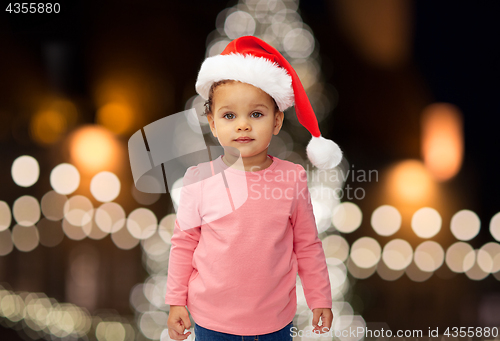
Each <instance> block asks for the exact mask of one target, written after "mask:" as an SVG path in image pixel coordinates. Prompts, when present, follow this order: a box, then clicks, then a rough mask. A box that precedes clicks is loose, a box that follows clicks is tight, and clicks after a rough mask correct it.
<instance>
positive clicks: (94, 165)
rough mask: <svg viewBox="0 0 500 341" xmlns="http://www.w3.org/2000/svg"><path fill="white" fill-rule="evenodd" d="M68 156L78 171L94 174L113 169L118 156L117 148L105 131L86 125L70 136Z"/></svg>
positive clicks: (111, 137) (108, 133) (115, 142)
mask: <svg viewBox="0 0 500 341" xmlns="http://www.w3.org/2000/svg"><path fill="white" fill-rule="evenodd" d="M70 155H71V159H72V162H73V163H74V164H75V165H76V166H77V168H78V169H79V170H82V171H85V172H87V173H95V172H97V171H101V170H108V169H111V168H113V167H114V165H115V164H116V162H117V160H116V158H117V155H119V146H118V144H117V141H116V140H115V138H114V136H113V134H112V133H110V132H109V131H108V130H107V129H105V128H103V127H100V126H97V125H86V126H82V127H81V128H79V129H78V130H77V131H75V132H74V133H73V135H72V136H71V139H70Z"/></svg>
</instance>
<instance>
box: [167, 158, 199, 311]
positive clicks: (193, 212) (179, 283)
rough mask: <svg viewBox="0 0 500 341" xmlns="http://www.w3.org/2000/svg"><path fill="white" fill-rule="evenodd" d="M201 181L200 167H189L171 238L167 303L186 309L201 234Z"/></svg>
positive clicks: (184, 179)
mask: <svg viewBox="0 0 500 341" xmlns="http://www.w3.org/2000/svg"><path fill="white" fill-rule="evenodd" d="M199 180H200V179H199V174H198V168H197V167H194V166H193V167H190V168H188V169H187V171H186V174H185V175H184V178H183V186H182V188H181V195H180V200H179V206H178V208H177V216H176V219H175V225H174V233H173V235H172V238H171V243H172V246H171V247H170V257H169V260H168V275H167V292H166V296H165V304H170V305H183V306H185V305H186V304H187V294H188V283H189V278H190V276H191V273H192V272H193V269H194V267H193V265H192V262H193V253H194V250H195V249H196V247H197V246H198V242H199V240H200V235H201V217H200V202H201V200H200V198H201V181H199Z"/></svg>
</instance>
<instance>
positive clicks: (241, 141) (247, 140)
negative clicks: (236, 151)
mask: <svg viewBox="0 0 500 341" xmlns="http://www.w3.org/2000/svg"><path fill="white" fill-rule="evenodd" d="M235 141H236V142H240V143H248V142H252V141H253V139H237V140H235Z"/></svg>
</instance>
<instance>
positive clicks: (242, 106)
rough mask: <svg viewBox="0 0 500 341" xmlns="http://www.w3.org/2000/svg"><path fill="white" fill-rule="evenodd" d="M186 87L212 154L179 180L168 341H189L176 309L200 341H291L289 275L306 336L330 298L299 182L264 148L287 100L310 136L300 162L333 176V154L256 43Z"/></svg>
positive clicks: (295, 169) (288, 78)
mask: <svg viewBox="0 0 500 341" xmlns="http://www.w3.org/2000/svg"><path fill="white" fill-rule="evenodd" d="M196 90H197V92H198V93H199V94H200V96H202V97H203V98H204V99H206V100H207V102H206V105H205V114H206V116H207V119H208V121H209V123H210V128H211V131H212V133H213V135H214V136H215V137H216V138H217V139H218V141H219V143H220V144H221V146H222V147H223V148H224V155H222V156H220V157H218V158H217V159H216V160H214V161H211V162H207V163H200V164H198V165H197V166H193V167H190V168H188V170H187V171H186V174H185V176H184V179H183V188H182V190H181V199H180V203H179V206H178V210H177V219H176V222H175V228H174V234H173V236H172V239H171V242H172V247H171V251H170V259H169V266H168V280H167V294H166V298H165V302H166V304H169V305H170V312H169V317H168V322H167V327H168V333H169V336H170V338H171V339H173V340H184V339H186V338H187V337H188V336H189V335H190V332H187V333H186V334H184V331H185V329H189V328H190V327H191V323H190V320H189V315H188V310H187V309H186V307H185V306H187V308H188V309H189V313H191V316H192V317H193V320H194V321H195V326H194V332H195V335H196V339H197V340H198V339H199V340H200V341H205V340H234V341H239V340H244V339H248V340H250V338H251V339H252V340H259V339H260V340H263V341H266V340H269V341H271V340H292V331H291V328H292V327H293V317H294V316H295V314H296V311H297V296H296V280H297V278H296V277H297V273H298V274H299V276H300V279H301V283H302V286H303V288H304V294H305V298H306V301H307V304H308V307H309V308H310V309H311V310H312V312H313V320H312V324H313V327H314V329H313V331H314V332H317V333H325V332H327V331H329V329H330V327H331V325H332V320H333V314H332V311H331V307H332V295H331V288H330V281H329V277H328V269H327V265H326V260H325V255H324V252H323V248H322V243H321V240H320V239H319V238H318V231H317V228H316V222H315V218H314V215H313V208H312V204H311V200H310V199H311V197H310V193H309V191H308V188H307V173H306V171H305V170H304V167H302V166H301V165H299V164H294V163H292V162H289V161H285V160H281V159H278V158H277V157H274V156H272V155H269V154H267V151H268V147H269V144H270V142H271V138H272V136H273V135H277V134H278V133H279V131H280V129H281V126H282V123H283V119H284V114H283V111H284V110H285V109H287V108H288V107H290V106H292V105H293V104H294V102H295V111H296V113H297V117H298V119H299V121H300V122H301V123H302V124H303V125H304V126H305V127H306V128H307V129H308V130H309V131H310V132H311V134H312V135H313V137H312V139H311V141H310V142H309V144H308V146H307V155H308V158H309V160H310V161H311V162H312V163H313V164H314V165H315V166H316V167H318V168H321V169H329V168H333V167H335V166H336V165H337V164H338V163H339V162H340V160H341V158H342V154H341V151H340V149H339V148H338V146H337V145H336V144H335V143H334V142H333V141H331V140H327V139H325V138H323V137H322V136H321V134H320V132H319V128H318V123H317V120H316V116H315V115H314V112H313V111H312V108H311V105H310V103H309V100H308V98H307V95H306V94H305V91H304V88H303V87H302V84H301V83H300V80H299V78H298V76H297V74H296V73H295V70H294V69H293V68H292V67H291V65H290V64H289V63H288V61H286V59H285V58H284V57H283V56H282V55H281V54H280V53H279V52H278V51H277V50H276V49H274V48H273V47H272V46H270V45H268V44H266V43H265V42H264V41H262V40H260V39H258V38H256V37H253V36H246V37H241V38H238V39H235V40H233V41H232V42H231V43H229V45H228V46H227V47H226V49H225V50H224V51H223V52H222V53H221V54H220V55H217V56H214V57H210V58H207V59H206V60H205V61H204V62H203V64H202V66H201V69H200V72H199V75H198V80H197V82H196ZM207 172H208V173H209V176H203V175H202V174H204V173H205V174H206V173H207ZM320 318H321V322H322V325H321V326H320V325H319V322H320Z"/></svg>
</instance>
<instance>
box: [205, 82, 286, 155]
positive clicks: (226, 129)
mask: <svg viewBox="0 0 500 341" xmlns="http://www.w3.org/2000/svg"><path fill="white" fill-rule="evenodd" d="M212 104H213V105H212V113H211V114H209V115H208V116H207V119H208V121H209V123H210V128H211V130H212V133H213V134H214V136H215V137H217V138H218V140H219V143H220V144H221V146H223V147H226V146H229V147H234V148H236V149H238V150H239V152H240V154H241V157H243V158H246V157H252V156H257V155H259V154H263V156H264V158H265V157H266V155H267V149H268V147H269V144H270V143H271V138H272V136H273V135H277V134H278V133H279V131H280V129H281V126H282V123H283V116H284V115H283V113H282V112H277V113H276V114H275V113H274V111H275V107H274V102H273V100H272V98H271V97H270V96H269V95H268V94H267V93H265V92H264V91H262V90H261V89H259V88H257V87H255V86H253V85H250V84H247V83H242V82H237V81H232V82H228V83H225V84H222V85H219V86H217V88H215V91H214V95H213V103H212ZM241 137H249V138H250V139H251V140H250V141H249V142H239V141H237V139H238V138H241ZM225 149H226V148H225ZM227 149H228V150H229V151H230V150H231V149H232V148H227Z"/></svg>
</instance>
